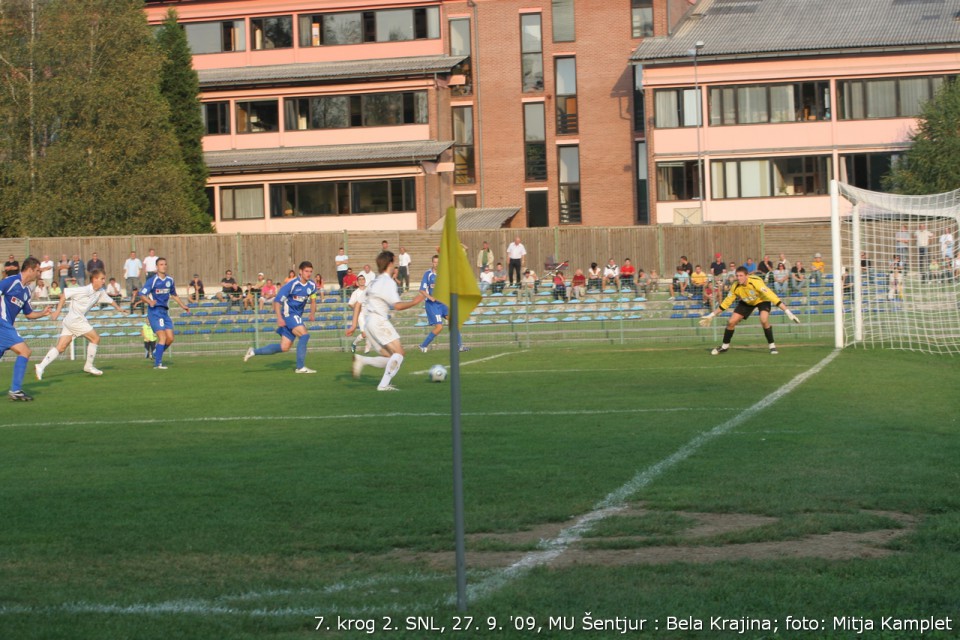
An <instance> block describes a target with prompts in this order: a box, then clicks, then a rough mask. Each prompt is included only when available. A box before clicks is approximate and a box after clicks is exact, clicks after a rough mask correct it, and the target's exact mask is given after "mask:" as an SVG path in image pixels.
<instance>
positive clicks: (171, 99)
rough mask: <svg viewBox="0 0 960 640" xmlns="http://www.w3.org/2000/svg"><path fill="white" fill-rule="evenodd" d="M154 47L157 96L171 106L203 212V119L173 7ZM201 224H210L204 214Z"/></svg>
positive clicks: (184, 37)
mask: <svg viewBox="0 0 960 640" xmlns="http://www.w3.org/2000/svg"><path fill="white" fill-rule="evenodd" d="M157 45H158V46H159V47H160V51H162V52H163V55H164V60H163V65H162V66H161V68H160V93H161V94H162V95H163V97H164V98H165V99H166V101H167V104H168V105H169V106H170V122H171V123H172V124H173V130H174V133H175V134H176V136H177V140H178V141H179V143H180V154H181V155H182V156H183V161H184V162H185V163H186V165H187V171H188V172H189V175H190V189H191V197H192V198H193V201H194V202H195V203H196V205H197V207H198V208H199V210H200V211H203V212H206V210H207V207H208V204H209V202H208V199H207V193H206V186H207V176H208V175H209V172H208V171H207V165H206V163H205V162H204V159H203V133H204V128H203V119H202V118H201V115H200V80H199V78H198V77H197V72H196V71H195V70H194V68H193V55H192V54H191V53H190V45H189V44H188V43H187V34H186V33H185V32H184V30H183V28H182V27H181V26H180V25H179V24H178V23H177V12H176V10H175V9H173V8H172V7H171V8H170V10H169V11H168V12H167V17H166V19H165V20H164V21H163V25H162V26H161V27H160V29H159V30H158V31H157ZM200 223H201V224H204V223H205V224H207V225H208V226H209V224H210V218H209V216H206V215H204V217H203V220H201V221H200Z"/></svg>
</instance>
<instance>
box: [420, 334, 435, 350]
mask: <svg viewBox="0 0 960 640" xmlns="http://www.w3.org/2000/svg"><path fill="white" fill-rule="evenodd" d="M436 337H437V334H435V333H434V332H433V331H431V332H430V333H428V334H427V337H426V338H424V339H423V342H421V343H420V346H421V347H423V348H424V349H426V348H427V347H428V346H430V343H431V342H433V339H434V338H436Z"/></svg>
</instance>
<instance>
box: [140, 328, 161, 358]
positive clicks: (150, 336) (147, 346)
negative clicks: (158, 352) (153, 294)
mask: <svg viewBox="0 0 960 640" xmlns="http://www.w3.org/2000/svg"><path fill="white" fill-rule="evenodd" d="M140 337H141V338H143V350H144V352H145V354H146V355H144V358H146V359H147V360H152V359H153V352H154V350H155V349H156V348H157V334H156V333H154V331H153V327H151V326H150V321H149V320H144V321H143V324H142V325H140Z"/></svg>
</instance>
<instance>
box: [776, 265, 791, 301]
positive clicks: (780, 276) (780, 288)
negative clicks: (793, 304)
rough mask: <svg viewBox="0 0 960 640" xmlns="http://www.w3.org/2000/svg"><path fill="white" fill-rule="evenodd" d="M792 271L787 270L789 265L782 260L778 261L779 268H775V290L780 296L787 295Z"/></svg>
mask: <svg viewBox="0 0 960 640" xmlns="http://www.w3.org/2000/svg"><path fill="white" fill-rule="evenodd" d="M789 280H790V272H789V271H787V265H785V264H784V263H782V262H778V263H777V268H776V269H774V270H773V291H774V293H776V294H777V295H778V296H784V295H787V287H788V286H789V285H788V281H789Z"/></svg>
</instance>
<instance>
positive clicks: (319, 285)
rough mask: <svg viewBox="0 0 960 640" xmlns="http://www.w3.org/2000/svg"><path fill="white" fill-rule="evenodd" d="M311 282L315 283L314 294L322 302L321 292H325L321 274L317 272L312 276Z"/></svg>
mask: <svg viewBox="0 0 960 640" xmlns="http://www.w3.org/2000/svg"><path fill="white" fill-rule="evenodd" d="M313 284H315V285H317V293H316V294H315V295H316V296H317V298H318V299H319V300H320V301H321V302H322V301H323V294H324V293H325V291H324V288H323V276H322V275H320V274H319V273H318V274H317V275H315V276H313Z"/></svg>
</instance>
